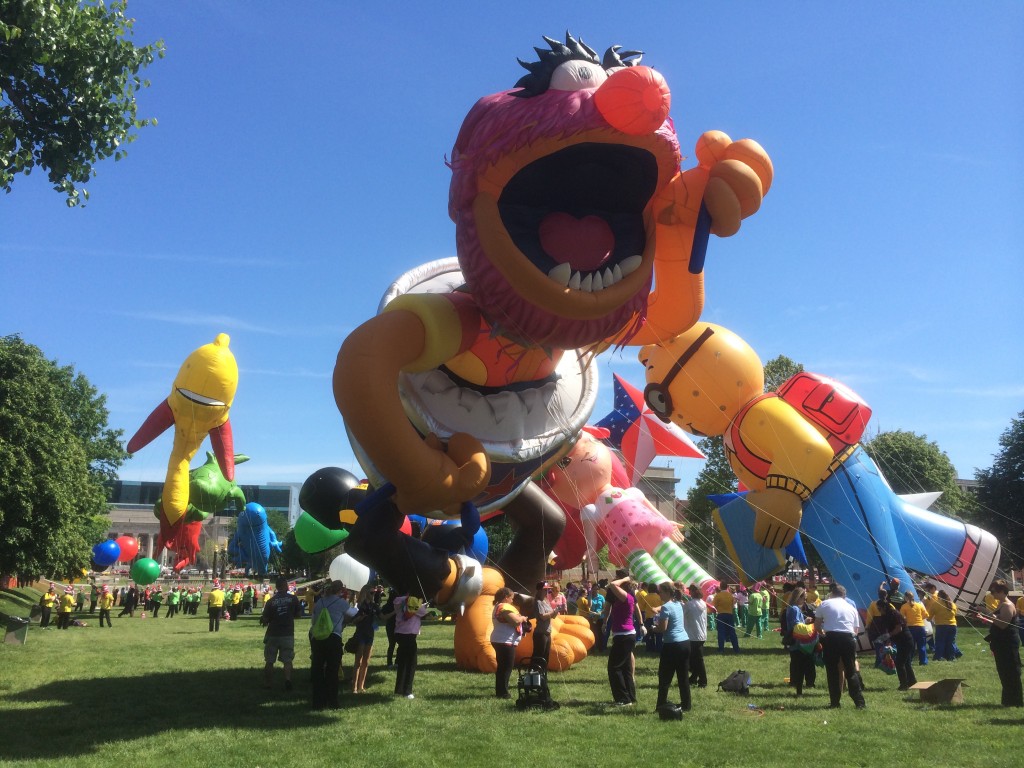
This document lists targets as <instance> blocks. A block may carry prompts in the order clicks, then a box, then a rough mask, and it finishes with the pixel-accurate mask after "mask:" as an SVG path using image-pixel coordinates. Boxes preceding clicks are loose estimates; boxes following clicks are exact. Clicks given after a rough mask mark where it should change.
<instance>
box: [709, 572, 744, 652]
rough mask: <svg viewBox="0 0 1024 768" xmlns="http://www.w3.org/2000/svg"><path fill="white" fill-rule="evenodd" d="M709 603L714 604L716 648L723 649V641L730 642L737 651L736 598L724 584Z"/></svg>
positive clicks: (738, 649)
mask: <svg viewBox="0 0 1024 768" xmlns="http://www.w3.org/2000/svg"><path fill="white" fill-rule="evenodd" d="M711 604H712V605H714V606H715V625H716V627H717V629H718V650H719V652H722V651H725V643H726V641H729V642H730V643H732V649H733V650H734V651H735V652H736V653H739V651H740V639H739V638H738V637H737V636H736V616H735V614H734V613H733V611H735V610H736V598H735V597H734V596H733V594H732V591H731V590H730V589H729V587H728V586H726V585H725V584H723V585H721V586H720V587H719V588H718V591H717V592H715V595H714V597H712V598H711Z"/></svg>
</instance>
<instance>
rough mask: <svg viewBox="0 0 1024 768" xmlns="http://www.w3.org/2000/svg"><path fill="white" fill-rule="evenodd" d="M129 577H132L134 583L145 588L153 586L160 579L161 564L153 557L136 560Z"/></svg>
mask: <svg viewBox="0 0 1024 768" xmlns="http://www.w3.org/2000/svg"><path fill="white" fill-rule="evenodd" d="M129 575H130V576H131V577H132V581H134V582H135V583H136V584H138V585H140V586H143V587H144V586H146V585H147V584H152V583H153V582H154V581H156V580H157V579H159V578H160V563H158V562H157V561H156V560H154V559H153V558H151V557H144V558H142V559H141V560H136V561H135V562H134V563H133V564H132V569H131V572H130V574H129Z"/></svg>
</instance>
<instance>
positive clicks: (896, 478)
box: [863, 430, 975, 518]
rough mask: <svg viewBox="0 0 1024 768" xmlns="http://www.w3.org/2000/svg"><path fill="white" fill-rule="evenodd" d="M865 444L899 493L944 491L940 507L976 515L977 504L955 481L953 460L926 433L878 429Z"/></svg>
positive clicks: (953, 512)
mask: <svg viewBox="0 0 1024 768" xmlns="http://www.w3.org/2000/svg"><path fill="white" fill-rule="evenodd" d="M863 445H864V450H865V451H867V453H868V455H869V456H870V457H871V458H872V460H873V461H874V462H875V464H877V465H878V468H879V469H881V470H882V474H883V475H885V479H886V480H888V481H889V486H890V487H891V488H892V489H893V491H895V492H896V493H924V492H928V491H942V497H941V498H940V499H939V501H938V502H936V508H937V509H940V510H942V511H943V512H945V513H946V514H947V515H951V516H956V517H967V518H970V517H972V516H973V514H974V512H975V504H974V502H973V499H972V498H971V497H970V496H969V495H967V494H966V493H964V492H963V490H961V488H960V487H959V486H958V485H957V484H956V469H955V468H954V467H953V462H951V461H950V460H949V456H947V455H946V454H945V453H944V452H943V451H942V449H941V448H939V446H938V445H937V444H936V443H934V442H930V441H929V440H928V438H927V436H925V435H918V434H915V433H914V432H905V431H902V430H896V431H893V432H879V433H878V434H876V435H875V436H874V437H872V438H871V439H870V440H867V441H865V442H864V443H863Z"/></svg>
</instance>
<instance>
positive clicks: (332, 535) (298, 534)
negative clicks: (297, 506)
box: [295, 512, 348, 555]
mask: <svg viewBox="0 0 1024 768" xmlns="http://www.w3.org/2000/svg"><path fill="white" fill-rule="evenodd" d="M347 538H348V531H336V530H332V529H330V528H328V527H327V526H326V525H324V524H323V523H320V522H319V521H317V519H316V518H315V517H313V516H312V515H311V514H309V513H308V512H303V513H302V514H301V515H299V519H298V520H296V521H295V543H296V544H298V545H299V549H301V550H302V551H303V552H307V553H309V554H311V555H315V554H316V553H317V552H323V551H325V550H328V549H330V548H331V547H334V546H337V545H338V544H340V543H341V542H343V541H344V540H345V539H347Z"/></svg>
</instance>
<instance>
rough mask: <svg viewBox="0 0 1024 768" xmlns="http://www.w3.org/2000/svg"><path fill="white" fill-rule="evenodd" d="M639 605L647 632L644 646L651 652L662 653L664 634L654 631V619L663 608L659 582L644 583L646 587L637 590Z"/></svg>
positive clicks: (637, 602)
mask: <svg viewBox="0 0 1024 768" xmlns="http://www.w3.org/2000/svg"><path fill="white" fill-rule="evenodd" d="M636 604H637V607H638V608H639V609H640V615H641V616H643V619H644V626H645V627H647V634H646V635H644V647H645V648H646V650H647V651H649V652H651V653H658V654H660V653H661V643H662V635H661V634H660V633H658V632H655V631H654V620H655V617H656V616H657V614H658V611H659V610H660V609H661V595H659V594H658V585H657V584H644V589H642V590H640V591H639V592H637V598H636Z"/></svg>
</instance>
